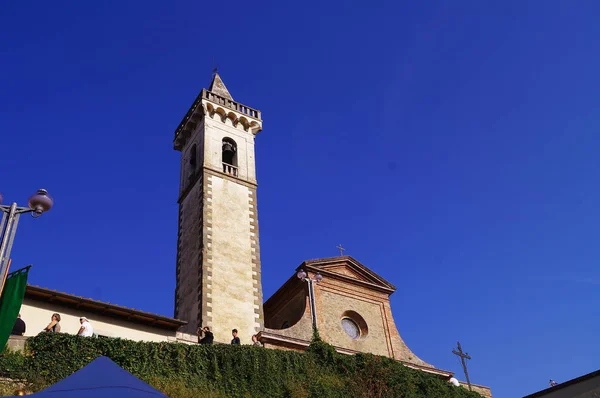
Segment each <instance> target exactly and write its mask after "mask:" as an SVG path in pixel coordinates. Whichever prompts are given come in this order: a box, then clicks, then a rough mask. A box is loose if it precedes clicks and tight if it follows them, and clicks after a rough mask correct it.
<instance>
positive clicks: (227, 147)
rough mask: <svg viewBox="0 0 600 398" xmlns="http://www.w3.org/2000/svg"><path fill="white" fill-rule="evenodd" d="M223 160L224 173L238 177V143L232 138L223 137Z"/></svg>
mask: <svg viewBox="0 0 600 398" xmlns="http://www.w3.org/2000/svg"><path fill="white" fill-rule="evenodd" d="M221 160H222V162H223V173H225V174H229V175H232V176H234V177H237V176H238V168H237V145H236V143H235V141H234V140H232V139H231V138H228V137H226V138H223V147H222V155H221Z"/></svg>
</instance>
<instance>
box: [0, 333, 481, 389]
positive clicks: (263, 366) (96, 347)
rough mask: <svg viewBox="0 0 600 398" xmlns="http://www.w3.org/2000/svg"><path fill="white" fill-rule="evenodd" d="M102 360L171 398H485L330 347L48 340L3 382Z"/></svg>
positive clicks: (40, 340) (5, 369) (1, 367)
mask: <svg viewBox="0 0 600 398" xmlns="http://www.w3.org/2000/svg"><path fill="white" fill-rule="evenodd" d="M100 355H106V356H108V357H109V358H111V359H112V360H113V361H115V362H116V363H117V364H119V365H120V366H122V367H123V368H125V369H127V370H128V371H129V372H131V373H132V374H134V375H136V376H137V377H140V378H141V379H143V380H145V381H147V382H149V383H150V384H152V385H153V386H154V387H156V388H158V389H160V390H161V391H163V392H165V393H166V394H167V395H169V396H170V397H172V398H188V397H189V398H191V397H198V396H206V397H213V398H217V397H219V398H223V397H243V398H251V397H261V398H262V397H272V398H277V397H282V398H283V397H286V398H308V397H319V398H338V397H339V398H347V397H364V398H367V397H368V398H386V397H403V398H421V397H423V398H425V397H427V398H441V397H444V398H452V397H465V398H468V397H472V398H478V397H480V396H479V395H478V394H476V393H472V392H469V391H467V390H466V389H464V388H462V387H454V386H452V385H450V383H448V382H446V381H444V380H441V379H440V378H439V377H437V376H434V375H430V374H427V373H425V372H421V371H418V370H413V369H410V368H407V367H405V366H403V365H402V364H400V363H398V362H397V361H394V360H392V359H389V358H386V357H378V356H373V355H368V354H357V355H353V356H347V355H341V354H338V353H336V352H335V350H334V349H333V347H331V346H329V345H328V344H326V343H323V342H315V343H313V344H312V345H311V347H310V348H309V351H308V352H307V353H297V352H291V351H279V350H270V349H264V348H261V347H252V346H231V345H213V346H205V345H185V344H176V343H144V342H135V341H129V340H122V339H104V338H97V339H94V338H82V337H78V336H72V335H67V334H52V333H45V334H41V335H39V336H37V337H34V338H31V339H29V340H28V343H27V349H26V351H25V353H12V352H5V353H4V354H3V355H2V356H0V376H4V377H11V378H13V379H26V380H27V381H28V382H29V383H31V386H30V389H31V390H32V391H35V390H39V389H42V388H44V387H46V386H48V385H50V384H53V383H55V382H57V381H58V380H61V379H63V378H65V377H67V376H69V375H70V374H72V373H73V372H75V371H76V370H78V369H80V368H82V367H83V366H85V365H87V364H88V363H89V362H90V361H92V360H93V359H95V358H96V357H98V356H100ZM0 391H1V390H0Z"/></svg>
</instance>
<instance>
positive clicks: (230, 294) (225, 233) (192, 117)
mask: <svg viewBox="0 0 600 398" xmlns="http://www.w3.org/2000/svg"><path fill="white" fill-rule="evenodd" d="M261 129H262V120H261V114H260V111H258V110H256V109H252V108H250V107H248V106H245V105H242V104H240V103H239V102H236V101H234V100H233V97H232V96H231V94H230V93H229V91H228V90H227V87H225V84H224V83H223V81H222V80H221V77H220V76H219V75H218V74H217V73H215V74H214V77H213V80H212V83H211V84H210V87H209V88H208V90H206V89H203V90H202V91H201V92H200V94H199V95H198V97H197V98H196V100H195V101H194V103H193V104H192V106H191V108H190V109H189V111H188V112H187V114H186V115H185V117H184V118H183V121H182V122H181V124H180V125H179V126H178V127H177V130H176V131H175V140H174V148H175V149H176V150H178V151H180V152H181V177H180V187H179V201H178V202H179V231H178V237H177V270H176V275H177V276H176V277H177V287H176V289H175V317H176V318H179V319H182V320H185V321H187V322H188V325H187V326H186V327H185V331H186V332H188V333H195V331H196V328H197V327H200V326H202V327H203V326H209V327H210V328H211V330H212V331H213V333H214V336H215V342H229V340H230V339H231V329H234V328H235V329H238V331H239V337H240V339H241V341H242V344H243V343H249V342H250V337H251V335H252V334H254V333H256V332H258V331H259V330H260V329H262V327H263V308H262V302H263V300H262V286H261V275H260V249H259V242H258V213H257V206H256V187H257V185H256V170H255V165H254V137H255V135H256V134H257V133H258V132H259V131H261Z"/></svg>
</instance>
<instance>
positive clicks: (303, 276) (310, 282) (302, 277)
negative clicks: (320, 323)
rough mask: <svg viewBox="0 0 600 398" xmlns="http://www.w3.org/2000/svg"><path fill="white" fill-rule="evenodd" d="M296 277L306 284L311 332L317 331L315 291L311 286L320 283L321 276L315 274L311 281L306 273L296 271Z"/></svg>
mask: <svg viewBox="0 0 600 398" xmlns="http://www.w3.org/2000/svg"><path fill="white" fill-rule="evenodd" d="M296 276H297V277H298V279H300V280H301V281H303V282H307V283H308V299H309V301H310V314H311V318H312V326H313V330H317V308H316V306H315V290H314V285H313V284H314V283H319V282H321V281H322V280H323V275H321V274H319V273H317V274H316V275H315V278H314V279H313V278H310V277H309V276H308V274H307V273H306V271H304V270H300V271H298V273H297V274H296Z"/></svg>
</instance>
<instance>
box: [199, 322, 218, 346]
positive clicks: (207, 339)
mask: <svg viewBox="0 0 600 398" xmlns="http://www.w3.org/2000/svg"><path fill="white" fill-rule="evenodd" d="M198 332H199V333H198V337H200V336H202V333H204V337H202V338H201V339H200V341H199V343H200V344H212V343H213V340H214V336H213V334H212V332H211V331H210V328H209V327H208V326H204V327H203V328H202V329H198Z"/></svg>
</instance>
